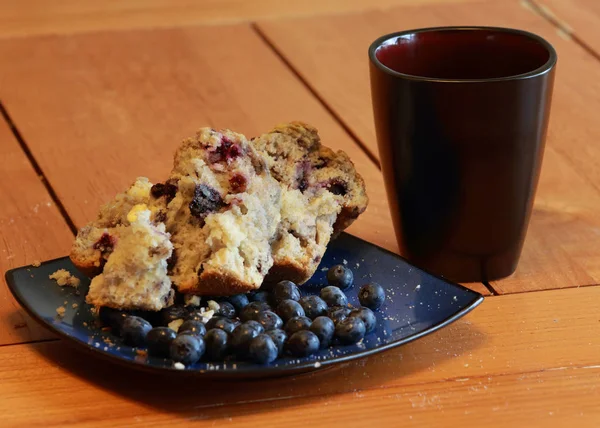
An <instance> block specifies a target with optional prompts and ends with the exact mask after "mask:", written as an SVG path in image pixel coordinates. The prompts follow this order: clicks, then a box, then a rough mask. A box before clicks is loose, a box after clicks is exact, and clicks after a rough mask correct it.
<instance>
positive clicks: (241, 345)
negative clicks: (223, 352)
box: [230, 320, 264, 358]
mask: <svg viewBox="0 0 600 428" xmlns="http://www.w3.org/2000/svg"><path fill="white" fill-rule="evenodd" d="M263 332H264V328H263V326H262V325H260V324H259V323H258V322H256V321H252V320H250V321H246V322H245V323H243V324H240V325H238V326H237V327H236V328H235V330H233V333H232V334H231V341H230V344H231V347H232V349H233V350H234V351H235V352H236V354H237V355H238V357H242V358H243V357H245V356H246V355H247V354H248V346H249V344H250V341H251V340H252V339H254V338H255V337H256V336H258V335H259V334H261V333H263Z"/></svg>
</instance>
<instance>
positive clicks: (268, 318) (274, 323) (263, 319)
mask: <svg viewBox="0 0 600 428" xmlns="http://www.w3.org/2000/svg"><path fill="white" fill-rule="evenodd" d="M256 321H258V322H259V323H260V324H261V325H262V326H263V327H264V329H265V331H269V330H275V329H276V328H281V327H282V326H283V321H282V320H281V318H279V315H277V314H276V313H275V312H271V311H264V312H260V313H259V314H258V317H257V318H256Z"/></svg>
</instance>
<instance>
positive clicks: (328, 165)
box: [252, 122, 368, 284]
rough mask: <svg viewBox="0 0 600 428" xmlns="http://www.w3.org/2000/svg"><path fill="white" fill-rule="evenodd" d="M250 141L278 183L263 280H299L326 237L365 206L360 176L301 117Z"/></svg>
mask: <svg viewBox="0 0 600 428" xmlns="http://www.w3.org/2000/svg"><path fill="white" fill-rule="evenodd" d="M252 145H253V146H254V147H255V148H256V149H257V150H258V151H259V152H260V153H261V154H262V155H263V156H264V157H265V158H266V161H267V165H268V168H269V170H270V171H271V174H272V175H273V177H274V178H275V179H276V180H278V181H279V183H280V184H281V186H282V196H281V200H282V202H281V223H280V226H279V228H278V231H277V239H276V240H275V242H274V244H273V258H274V263H275V264H274V266H273V268H272V269H271V271H270V272H269V275H268V277H267V280H268V281H269V282H273V281H279V280H281V279H289V280H292V281H294V282H297V283H300V284H301V283H303V282H305V281H306V280H308V279H309V278H310V277H311V276H312V275H313V273H314V272H315V270H316V268H317V266H318V265H319V263H320V261H321V258H322V256H323V254H324V253H325V250H326V248H327V244H328V243H329V241H330V239H331V237H332V236H333V237H335V236H336V235H337V234H338V233H340V232H341V231H342V230H344V229H345V228H347V227H348V226H350V224H352V222H353V221H354V220H355V219H356V218H357V217H358V216H359V215H360V214H361V213H362V212H363V211H364V210H365V209H366V207H367V203H368V198H367V194H366V190H365V184H364V181H363V179H362V177H361V176H360V175H359V174H358V173H357V172H356V169H355V168H354V164H353V163H352V161H350V158H349V157H348V155H346V154H345V153H344V152H342V151H338V152H334V151H333V150H331V149H329V148H328V147H325V146H323V145H322V144H321V141H320V138H319V134H318V132H317V130H316V129H315V128H313V127H311V126H309V125H306V124H304V123H301V122H291V123H289V124H284V125H280V126H277V127H275V128H274V129H273V130H272V131H270V132H269V133H267V134H264V135H261V136H260V137H258V138H255V139H254V140H252Z"/></svg>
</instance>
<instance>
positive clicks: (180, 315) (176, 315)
mask: <svg viewBox="0 0 600 428" xmlns="http://www.w3.org/2000/svg"><path fill="white" fill-rule="evenodd" d="M188 314H189V311H188V310H187V308H186V307H185V306H182V305H173V306H169V307H168V308H165V309H163V310H162V311H160V324H161V325H162V326H164V327H167V326H168V325H169V324H170V323H171V322H173V321H175V320H179V319H185V318H186V317H187V316H188Z"/></svg>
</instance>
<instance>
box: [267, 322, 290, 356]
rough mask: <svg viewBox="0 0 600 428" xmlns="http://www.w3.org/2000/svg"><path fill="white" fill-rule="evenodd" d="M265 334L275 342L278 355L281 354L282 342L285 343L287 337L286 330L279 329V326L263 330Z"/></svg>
mask: <svg viewBox="0 0 600 428" xmlns="http://www.w3.org/2000/svg"><path fill="white" fill-rule="evenodd" d="M265 334H266V335H267V336H270V337H271V339H273V343H275V346H277V349H278V351H279V355H281V353H282V352H283V344H284V343H285V341H286V340H287V337H288V336H287V334H286V332H285V331H283V330H281V329H280V328H277V329H275V330H269V331H267V332H265Z"/></svg>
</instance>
